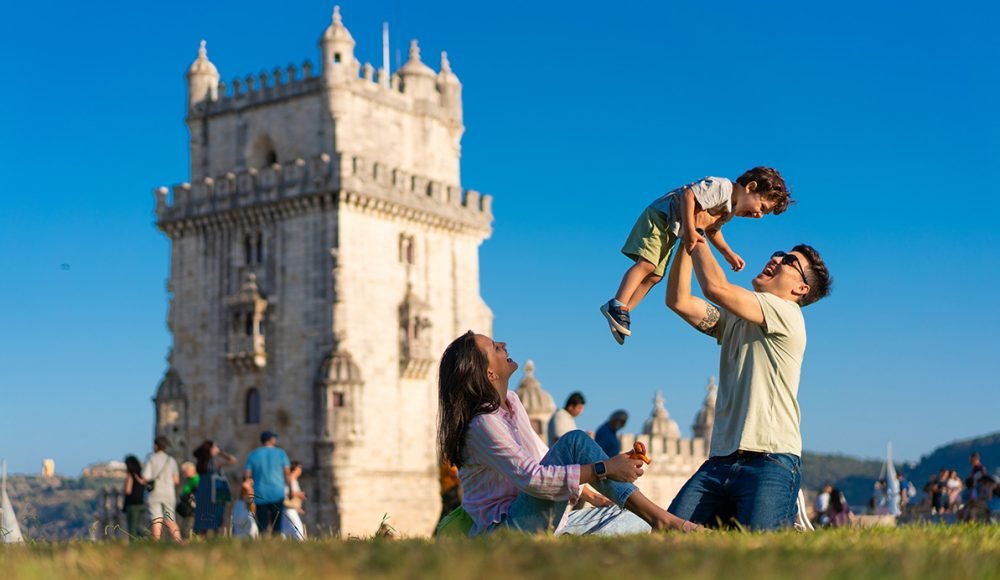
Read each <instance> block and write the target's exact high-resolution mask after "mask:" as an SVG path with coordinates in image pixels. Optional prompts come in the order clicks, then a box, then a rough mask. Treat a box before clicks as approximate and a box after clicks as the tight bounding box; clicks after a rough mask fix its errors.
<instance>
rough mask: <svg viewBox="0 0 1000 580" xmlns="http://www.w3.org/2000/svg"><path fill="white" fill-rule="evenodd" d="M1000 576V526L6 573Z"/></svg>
mask: <svg viewBox="0 0 1000 580" xmlns="http://www.w3.org/2000/svg"><path fill="white" fill-rule="evenodd" d="M96 577H100V578H143V579H145V578H178V579H181V578H183V579H186V580H190V579H192V578H211V579H213V580H214V579H224V578H239V579H244V580H249V579H256V578H291V577H301V578H449V579H450V578H455V579H476V580H483V579H486V578H546V579H557V578H574V579H580V578H668V577H669V578H685V579H687V578H694V579H698V578H727V579H739V580H743V579H758V578H760V579H765V578H767V579H771V578H806V579H809V580H818V579H820V578H843V579H845V580H846V579H850V580H859V579H865V578H893V577H896V578H919V579H925V578H956V579H961V580H973V579H979V578H1000V526H992V527H984V526H949V527H912V528H902V529H889V528H884V529H867V530H862V529H852V530H836V531H821V532H817V533H812V534H801V533H796V532H783V533H775V534H743V533H737V532H723V533H713V534H700V535H659V536H642V537H639V536H634V537H629V538H619V539H602V538H558V539H557V538H551V537H526V536H517V535H511V536H494V537H491V538H488V539H485V538H479V539H474V540H467V539H449V540H447V541H432V540H349V541H339V540H318V541H310V542H306V543H303V544H294V543H287V542H282V541H280V540H269V541H260V542H255V543H248V542H239V541H232V540H225V539H220V540H213V541H209V542H194V543H190V544H187V545H170V544H152V543H148V542H141V543H137V544H133V545H127V544H122V543H104V544H97V543H84V542H74V543H60V544H28V545H24V546H19V547H18V546H14V547H6V548H4V547H2V546H0V578H4V579H12V578H28V579H36V578H60V579H62V578H96Z"/></svg>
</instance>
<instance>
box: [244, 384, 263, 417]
mask: <svg viewBox="0 0 1000 580" xmlns="http://www.w3.org/2000/svg"><path fill="white" fill-rule="evenodd" d="M257 423H260V392H259V391H258V390H257V389H250V390H249V391H247V400H246V424H247V425H256V424H257Z"/></svg>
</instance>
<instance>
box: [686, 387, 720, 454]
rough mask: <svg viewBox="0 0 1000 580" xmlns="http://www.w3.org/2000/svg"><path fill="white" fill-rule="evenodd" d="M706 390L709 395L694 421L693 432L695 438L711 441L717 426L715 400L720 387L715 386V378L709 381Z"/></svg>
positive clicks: (706, 396)
mask: <svg viewBox="0 0 1000 580" xmlns="http://www.w3.org/2000/svg"><path fill="white" fill-rule="evenodd" d="M705 390H706V391H708V394H706V395H705V402H704V403H703V404H702V406H701V409H700V410H699V411H698V415H697V416H696V417H695V419H694V425H692V426H691V431H692V433H693V434H694V436H695V437H701V438H703V439H705V440H706V441H711V440H712V428H713V427H714V426H715V400H716V397H717V396H718V391H719V387H718V386H717V385H716V384H715V377H710V378H709V379H708V386H706V387H705Z"/></svg>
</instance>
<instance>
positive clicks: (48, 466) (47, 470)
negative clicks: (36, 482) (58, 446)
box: [42, 459, 56, 477]
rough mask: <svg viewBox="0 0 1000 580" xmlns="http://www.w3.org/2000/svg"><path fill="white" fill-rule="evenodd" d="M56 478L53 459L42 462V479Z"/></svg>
mask: <svg viewBox="0 0 1000 580" xmlns="http://www.w3.org/2000/svg"><path fill="white" fill-rule="evenodd" d="M55 476H56V462H55V460H54V459H43V460H42V477H55Z"/></svg>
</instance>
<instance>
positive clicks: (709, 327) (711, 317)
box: [698, 304, 719, 336]
mask: <svg viewBox="0 0 1000 580" xmlns="http://www.w3.org/2000/svg"><path fill="white" fill-rule="evenodd" d="M698 330H700V331H702V332H704V333H705V334H707V335H709V336H715V335H716V333H717V332H718V331H719V309H718V308H716V307H715V306H712V305H711V304H706V305H705V318H702V319H701V322H699V323H698Z"/></svg>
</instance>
